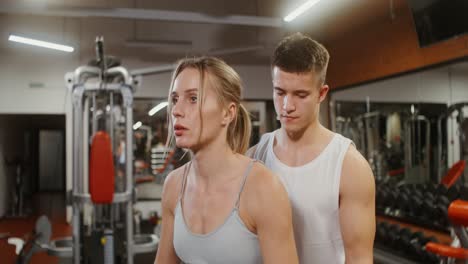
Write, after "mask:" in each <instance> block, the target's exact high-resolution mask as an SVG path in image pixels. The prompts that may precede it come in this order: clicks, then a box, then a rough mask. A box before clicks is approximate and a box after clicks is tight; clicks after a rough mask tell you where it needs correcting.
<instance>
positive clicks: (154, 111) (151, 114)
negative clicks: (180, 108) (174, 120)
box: [148, 102, 169, 116]
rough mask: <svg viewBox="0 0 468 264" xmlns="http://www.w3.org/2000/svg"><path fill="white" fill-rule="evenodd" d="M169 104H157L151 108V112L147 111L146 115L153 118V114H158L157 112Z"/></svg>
mask: <svg viewBox="0 0 468 264" xmlns="http://www.w3.org/2000/svg"><path fill="white" fill-rule="evenodd" d="M168 104H169V103H168V102H162V103H160V104H158V105H157V106H155V107H153V108H152V109H151V110H149V112H148V115H149V116H153V115H154V114H156V113H157V112H159V110H161V109H163V108H164V107H166V106H167V105H168Z"/></svg>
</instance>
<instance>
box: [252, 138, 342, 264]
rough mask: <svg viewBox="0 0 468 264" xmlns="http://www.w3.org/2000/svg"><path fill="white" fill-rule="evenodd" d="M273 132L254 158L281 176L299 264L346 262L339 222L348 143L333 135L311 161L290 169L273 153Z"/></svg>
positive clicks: (262, 139)
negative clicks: (286, 195) (342, 169)
mask: <svg viewBox="0 0 468 264" xmlns="http://www.w3.org/2000/svg"><path fill="white" fill-rule="evenodd" d="M275 132H276V131H274V132H272V133H267V134H265V135H263V136H262V138H261V140H260V142H259V144H258V145H257V148H256V151H255V153H254V158H256V159H259V160H262V161H263V162H264V163H265V165H266V166H267V167H268V168H270V169H271V170H272V171H274V172H275V173H276V174H277V175H278V176H280V178H281V180H282V182H283V184H284V186H285V188H286V190H287V192H288V195H289V199H290V202H291V206H292V213H293V214H292V215H293V226H294V237H295V240H296V247H297V251H298V256H299V262H300V263H304V264H305V263H315V264H321V263H327V264H335V263H339V264H342V263H345V252H344V246H343V239H342V237H341V229H340V219H339V189H340V178H341V168H342V165H343V159H344V156H345V154H346V152H347V150H348V148H349V145H350V143H351V140H349V139H347V138H345V137H343V136H341V135H340V134H335V135H334V136H333V138H332V140H331V141H330V143H329V144H328V145H327V146H326V147H325V149H324V150H323V151H322V152H321V153H320V154H319V156H317V157H316V158H315V159H314V160H312V161H311V162H309V163H307V164H305V165H303V166H298V167H290V166H287V165H286V164H284V163H283V162H281V161H280V160H279V159H278V158H277V157H276V155H275V153H274V152H273V143H274V138H275Z"/></svg>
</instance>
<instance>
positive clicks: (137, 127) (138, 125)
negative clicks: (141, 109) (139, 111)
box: [133, 121, 143, 130]
mask: <svg viewBox="0 0 468 264" xmlns="http://www.w3.org/2000/svg"><path fill="white" fill-rule="evenodd" d="M141 125H143V124H142V123H141V122H140V121H138V122H136V123H135V124H134V125H133V130H137V129H139V128H140V127H141Z"/></svg>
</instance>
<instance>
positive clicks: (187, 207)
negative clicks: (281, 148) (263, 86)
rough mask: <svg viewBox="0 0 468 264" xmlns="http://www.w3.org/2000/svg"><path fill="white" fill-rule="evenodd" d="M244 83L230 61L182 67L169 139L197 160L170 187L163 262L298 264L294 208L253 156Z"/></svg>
mask: <svg viewBox="0 0 468 264" xmlns="http://www.w3.org/2000/svg"><path fill="white" fill-rule="evenodd" d="M240 97H241V80H240V77H239V76H238V74H237V73H236V72H235V71H234V70H233V69H232V68H231V67H229V66H228V65H227V64H226V63H224V62H223V61H221V60H219V59H216V58H211V57H201V58H193V59H184V60H182V61H180V62H179V64H178V66H177V68H176V70H175V72H174V74H173V78H172V83H171V88H170V91H169V102H170V104H169V108H168V115H170V116H169V118H168V120H169V129H170V131H169V135H172V136H174V138H173V139H172V140H174V139H175V144H176V145H177V147H180V148H185V149H189V150H190V151H191V152H192V160H191V162H189V163H187V164H186V165H184V166H182V167H180V168H178V169H176V170H174V171H172V172H171V173H170V174H169V176H168V177H167V178H166V181H165V183H164V190H163V198H162V207H163V214H162V232H161V238H160V243H159V248H158V252H157V255H156V260H155V263H158V264H161V263H180V262H181V261H182V262H184V263H243V264H250V263H262V262H264V263H297V262H298V260H297V254H296V247H295V244H294V237H293V230H292V223H291V208H290V205H289V200H288V196H287V194H286V191H285V189H284V188H283V186H282V184H281V183H280V181H279V179H278V178H277V177H276V176H274V175H273V174H272V173H271V172H270V171H268V170H267V169H266V168H265V167H264V166H263V165H261V164H259V163H257V162H254V161H253V160H251V159H249V158H247V157H246V156H244V155H242V154H240V153H245V151H246V150H247V147H248V140H249V138H250V130H251V127H250V119H249V115H248V112H247V111H246V110H245V108H244V107H243V106H242V105H241V104H240Z"/></svg>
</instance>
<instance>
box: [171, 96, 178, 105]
mask: <svg viewBox="0 0 468 264" xmlns="http://www.w3.org/2000/svg"><path fill="white" fill-rule="evenodd" d="M176 103H177V97H172V104H173V105H175V104H176Z"/></svg>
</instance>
